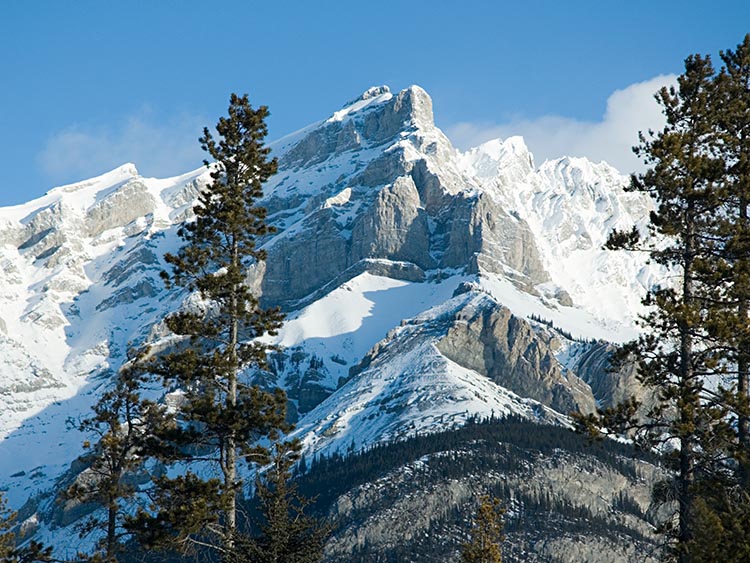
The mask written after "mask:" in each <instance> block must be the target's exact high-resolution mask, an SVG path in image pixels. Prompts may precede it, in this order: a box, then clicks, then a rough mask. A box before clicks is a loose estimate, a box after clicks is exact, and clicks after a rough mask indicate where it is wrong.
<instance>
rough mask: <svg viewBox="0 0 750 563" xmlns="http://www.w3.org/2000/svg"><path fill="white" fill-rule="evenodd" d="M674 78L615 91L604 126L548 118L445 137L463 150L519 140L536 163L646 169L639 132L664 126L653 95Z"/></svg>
mask: <svg viewBox="0 0 750 563" xmlns="http://www.w3.org/2000/svg"><path fill="white" fill-rule="evenodd" d="M676 78H677V77H676V76H675V75H661V76H657V77H655V78H652V79H651V80H647V81H645V82H639V83H637V84H631V85H630V86H628V87H627V88H624V89H622V90H616V91H615V92H613V93H612V94H611V95H610V96H609V98H608V99H607V109H606V111H605V113H604V115H603V117H602V119H601V120H600V121H593V122H592V121H579V120H577V119H573V118H569V117H562V116H557V115H549V116H542V117H538V118H534V119H517V120H512V121H510V122H508V123H468V122H464V123H457V124H455V125H453V126H450V127H448V128H447V130H446V134H447V135H448V137H449V138H450V139H451V140H452V141H453V142H454V143H455V144H456V146H458V147H459V148H461V149H467V148H470V147H473V146H477V145H479V144H481V143H483V142H485V141H489V140H490V139H495V138H498V137H500V138H507V137H510V136H513V135H521V136H522V137H523V138H524V140H525V141H526V145H527V146H528V147H529V149H530V150H531V152H532V153H533V154H534V160H535V162H536V163H537V164H541V163H542V162H543V161H544V160H547V159H553V158H559V157H561V156H585V157H587V158H588V159H589V160H593V161H599V160H604V161H606V162H608V163H609V164H611V165H612V166H614V167H615V168H617V169H618V170H620V171H621V172H622V173H624V174H626V173H630V172H632V171H636V170H642V168H643V165H642V163H641V162H640V161H639V160H638V158H637V157H636V156H635V155H634V154H633V152H632V150H631V148H632V147H633V145H635V144H637V143H638V132H639V131H647V130H649V129H653V130H658V129H661V128H662V127H663V125H664V117H663V115H662V114H661V109H660V107H659V105H658V104H657V103H656V100H654V94H655V93H656V92H657V91H658V90H659V89H660V88H661V87H662V86H665V85H666V86H668V85H671V84H674V83H676Z"/></svg>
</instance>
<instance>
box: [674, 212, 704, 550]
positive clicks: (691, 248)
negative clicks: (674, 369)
mask: <svg viewBox="0 0 750 563" xmlns="http://www.w3.org/2000/svg"><path fill="white" fill-rule="evenodd" d="M694 214H695V211H694V207H693V204H692V203H689V204H688V208H687V210H686V223H687V224H686V231H687V232H686V233H685V235H686V236H685V248H684V254H683V272H682V302H683V306H684V308H685V313H683V314H684V315H685V314H687V315H689V314H690V311H691V310H692V307H693V306H694V295H693V262H694V258H695V217H694ZM678 326H679V331H680V368H679V370H680V373H679V374H678V377H679V385H680V387H681V389H680V393H679V400H678V404H677V408H678V410H679V418H680V426H681V428H680V431H679V434H680V458H679V459H680V467H679V477H678V478H679V483H678V490H679V511H680V524H679V535H678V538H677V541H678V549H679V561H680V563H690V561H691V557H690V554H689V552H688V549H687V547H688V545H689V543H690V542H691V540H692V539H693V481H694V477H695V467H694V465H695V463H694V448H693V442H694V440H695V437H694V436H695V434H694V432H695V409H696V408H699V407H700V398H699V397H697V396H696V392H695V390H694V388H693V378H694V370H693V365H692V356H693V335H692V327H691V326H690V324H689V323H688V321H687V320H686V318H684V317H683V318H682V319H680V320H679V322H678Z"/></svg>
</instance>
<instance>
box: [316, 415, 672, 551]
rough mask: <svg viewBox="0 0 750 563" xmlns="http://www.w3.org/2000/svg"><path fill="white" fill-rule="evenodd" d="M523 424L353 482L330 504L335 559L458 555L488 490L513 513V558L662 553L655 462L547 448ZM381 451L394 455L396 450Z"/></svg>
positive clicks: (506, 546) (509, 521)
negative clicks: (498, 437)
mask: <svg viewBox="0 0 750 563" xmlns="http://www.w3.org/2000/svg"><path fill="white" fill-rule="evenodd" d="M524 430H525V432H526V434H524ZM518 432H519V434H518V435H517V436H516V437H515V438H513V439H511V440H503V441H494V440H491V439H486V438H485V439H476V440H471V441H467V442H466V443H463V444H455V443H454V442H453V441H451V443H450V445H448V444H446V445H445V446H444V447H443V448H438V447H435V448H433V449H435V450H439V451H434V452H432V453H427V454H423V455H421V456H420V457H419V459H418V460H415V461H410V460H409V461H406V460H405V461H406V462H405V463H404V462H401V463H399V464H398V466H397V467H396V468H394V469H391V470H390V471H388V472H385V471H381V472H380V475H379V477H378V478H377V479H369V480H368V482H367V483H366V484H363V485H359V486H354V487H350V488H348V490H346V492H344V493H343V494H340V495H339V496H337V497H336V498H335V500H334V501H333V503H332V506H331V508H330V513H331V516H332V517H333V518H334V519H335V520H336V521H337V522H338V523H339V526H338V527H337V529H336V530H335V532H334V534H333V537H332V538H331V540H330V541H329V542H328V545H327V546H326V557H325V559H324V560H325V561H326V563H334V562H335V563H344V562H347V563H352V562H354V563H360V562H365V561H372V560H377V559H376V558H380V560H384V561H414V562H416V563H428V562H429V563H442V562H445V563H448V562H453V561H456V560H457V559H458V557H459V552H460V546H461V543H462V542H463V541H465V538H466V533H467V529H468V520H469V519H470V516H471V515H472V514H473V513H474V511H475V509H476V504H477V499H478V497H479V496H480V495H482V494H485V493H486V492H488V491H490V492H493V494H496V495H497V496H499V497H500V498H502V499H503V503H504V505H505V508H506V509H507V511H508V512H507V513H506V516H505V524H506V527H505V533H506V540H505V541H504V542H503V561H508V562H512V563H516V562H519V563H520V562H524V563H537V562H539V563H541V562H554V563H569V562H571V561H576V562H579V561H580V562H585V563H631V562H633V561H643V562H650V563H655V562H656V561H657V560H658V559H657V558H658V551H657V549H656V547H655V545H654V536H653V535H652V534H653V528H652V526H651V525H650V524H649V523H648V522H647V521H646V517H645V515H646V513H647V512H648V511H649V509H650V506H651V499H650V487H651V485H652V483H653V482H654V481H655V480H657V479H658V478H659V473H658V470H657V469H656V468H655V467H654V466H653V465H650V464H649V463H646V462H644V461H638V460H634V459H632V458H630V457H629V456H622V457H618V456H616V455H615V456H611V455H609V454H606V455H602V452H599V453H597V454H594V453H592V452H587V451H586V449H585V447H584V448H583V449H582V450H580V451H578V450H576V451H575V452H572V451H565V449H564V448H555V449H553V450H552V451H549V450H545V451H544V452H541V451H539V450H536V447H537V444H536V438H535V434H534V429H533V427H531V426H529V427H527V428H524V427H523V426H522V425H519V429H518ZM555 434H557V432H556V433H555ZM577 439H578V440H580V441H581V442H583V441H585V438H583V437H578V438H577ZM392 455H394V456H395V454H392ZM401 455H402V456H403V455H404V453H403V452H402V453H401ZM406 455H408V454H406ZM380 458H381V459H383V460H387V459H388V451H387V450H384V451H383V452H382V453H381V454H380ZM342 463H345V462H342ZM455 466H461V467H466V468H468V467H475V468H479V467H481V470H476V471H472V470H469V471H465V472H461V471H460V470H454V467H455ZM336 488H337V489H341V488H342V487H340V486H339V487H336ZM623 491H626V492H623Z"/></svg>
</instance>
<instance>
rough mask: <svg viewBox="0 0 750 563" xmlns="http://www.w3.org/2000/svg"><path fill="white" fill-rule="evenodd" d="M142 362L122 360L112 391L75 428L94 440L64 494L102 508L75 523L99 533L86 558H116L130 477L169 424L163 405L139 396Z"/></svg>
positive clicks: (84, 532)
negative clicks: (93, 549) (83, 467)
mask: <svg viewBox="0 0 750 563" xmlns="http://www.w3.org/2000/svg"><path fill="white" fill-rule="evenodd" d="M141 364H142V357H138V358H135V359H134V360H133V361H132V362H130V363H129V364H127V365H126V366H125V367H124V368H123V369H122V370H121V371H120V373H119V374H118V378H117V381H116V384H115V387H114V389H112V390H110V391H108V392H106V393H104V395H102V397H101V398H100V399H99V401H98V402H97V403H96V404H95V405H94V406H93V407H92V410H93V411H94V414H93V416H91V417H90V418H87V419H85V420H83V421H82V422H81V423H80V424H79V426H78V430H79V431H81V432H83V433H85V434H88V435H93V436H94V437H95V438H96V440H95V441H93V442H92V441H86V442H85V443H84V448H85V449H86V450H87V453H86V454H84V455H83V456H81V460H82V461H83V462H84V463H85V464H86V465H87V466H88V467H87V469H86V472H85V475H84V478H83V479H77V480H76V482H75V483H74V484H73V485H71V486H70V487H69V488H68V489H67V491H65V493H64V495H63V496H64V497H65V498H66V499H72V500H76V501H78V502H81V503H95V504H99V505H101V506H102V508H103V509H104V515H103V516H100V515H99V514H98V513H97V512H95V513H94V515H93V516H91V517H89V518H87V519H86V520H85V521H83V522H82V523H81V524H80V525H79V526H78V528H79V532H80V535H81V537H84V536H88V535H89V534H91V533H92V532H94V531H96V530H99V531H101V532H103V535H102V537H101V539H100V540H99V541H98V542H97V551H96V552H95V553H92V554H81V557H82V558H83V559H86V560H91V561H107V562H111V561H117V560H118V557H119V555H120V554H121V553H122V552H123V550H124V544H123V538H125V537H128V536H129V535H130V533H129V531H128V530H127V529H126V524H127V521H128V519H129V516H130V514H131V513H132V510H129V508H132V507H129V506H128V504H129V501H131V500H132V499H133V497H134V496H135V495H136V493H137V486H136V484H135V481H134V479H135V477H136V476H137V474H138V473H142V474H143V475H146V474H147V473H146V467H145V465H146V460H147V459H148V456H149V455H152V453H153V452H154V451H155V449H156V448H157V446H158V444H157V440H156V438H155V436H156V435H158V434H161V433H163V432H164V427H165V425H168V423H169V422H168V421H169V418H170V417H169V416H168V415H167V413H166V410H165V408H164V407H161V406H159V405H157V404H156V403H154V402H152V401H149V400H146V399H143V398H142V396H141V392H142V390H143V387H144V385H145V384H146V382H147V379H146V375H145V373H144V372H143V367H142V365H141Z"/></svg>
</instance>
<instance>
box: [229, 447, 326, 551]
mask: <svg viewBox="0 0 750 563" xmlns="http://www.w3.org/2000/svg"><path fill="white" fill-rule="evenodd" d="M299 449H300V448H299V443H298V442H297V441H291V442H277V443H276V444H275V445H274V447H273V455H272V459H271V466H270V467H269V468H268V469H267V471H266V472H265V473H264V474H263V475H262V476H259V477H258V479H257V480H256V498H257V500H258V502H259V506H260V512H261V515H262V522H260V523H259V525H258V526H257V529H258V531H259V532H260V533H259V534H257V535H256V536H255V537H252V538H251V537H247V536H245V537H241V538H240V539H239V540H238V542H237V546H236V549H235V553H234V557H233V558H232V559H231V560H232V561H233V562H236V563H315V562H317V561H320V560H321V559H322V557H323V547H324V545H325V539H326V537H328V535H329V533H330V531H331V528H330V526H328V525H327V524H323V523H320V522H319V521H318V520H317V519H315V518H313V517H311V516H309V515H308V514H306V513H305V510H306V509H307V508H308V507H309V505H310V502H311V501H310V499H308V498H305V497H304V496H302V495H301V494H300V493H299V491H298V487H297V484H296V483H294V482H293V481H292V468H293V467H294V464H295V463H296V462H297V461H299V459H300V455H299Z"/></svg>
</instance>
